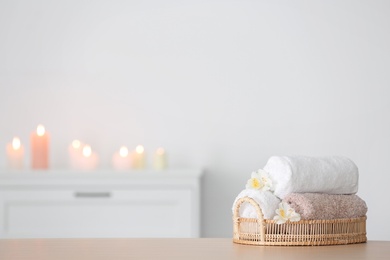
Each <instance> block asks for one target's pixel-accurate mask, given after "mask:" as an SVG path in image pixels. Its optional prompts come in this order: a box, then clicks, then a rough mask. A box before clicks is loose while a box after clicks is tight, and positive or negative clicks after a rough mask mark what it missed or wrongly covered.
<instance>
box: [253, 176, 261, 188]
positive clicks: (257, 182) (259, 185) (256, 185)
mask: <svg viewBox="0 0 390 260" xmlns="http://www.w3.org/2000/svg"><path fill="white" fill-rule="evenodd" d="M252 187H253V188H255V189H261V188H262V187H263V184H262V183H261V182H260V181H259V180H258V179H257V178H252Z"/></svg>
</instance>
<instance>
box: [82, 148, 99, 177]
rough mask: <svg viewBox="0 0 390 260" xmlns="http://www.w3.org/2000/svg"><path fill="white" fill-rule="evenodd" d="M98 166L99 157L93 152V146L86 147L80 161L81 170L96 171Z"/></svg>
mask: <svg viewBox="0 0 390 260" xmlns="http://www.w3.org/2000/svg"><path fill="white" fill-rule="evenodd" d="M97 164H98V156H97V154H96V153H95V152H93V151H92V148H91V146H89V145H84V147H83V149H82V156H81V159H80V164H79V166H80V169H81V170H86V171H90V170H94V169H95V168H96V166H97Z"/></svg>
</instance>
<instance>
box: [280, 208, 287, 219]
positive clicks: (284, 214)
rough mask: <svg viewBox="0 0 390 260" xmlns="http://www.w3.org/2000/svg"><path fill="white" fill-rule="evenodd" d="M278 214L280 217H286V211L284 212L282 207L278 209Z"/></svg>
mask: <svg viewBox="0 0 390 260" xmlns="http://www.w3.org/2000/svg"><path fill="white" fill-rule="evenodd" d="M279 215H280V216H281V217H282V218H286V212H284V210H283V209H279Z"/></svg>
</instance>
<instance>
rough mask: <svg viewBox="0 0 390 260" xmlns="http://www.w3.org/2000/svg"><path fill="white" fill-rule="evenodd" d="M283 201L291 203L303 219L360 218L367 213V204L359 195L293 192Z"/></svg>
mask: <svg viewBox="0 0 390 260" xmlns="http://www.w3.org/2000/svg"><path fill="white" fill-rule="evenodd" d="M283 201H285V202H287V203H288V204H290V206H291V207H292V208H293V209H294V210H295V212H297V213H299V214H300V215H301V219H340V218H358V217H363V216H365V215H366V213H367V205H366V203H365V202H364V200H362V199H361V198H360V197H359V196H357V195H334V194H321V193H291V194H289V195H287V196H286V197H285V198H284V199H283Z"/></svg>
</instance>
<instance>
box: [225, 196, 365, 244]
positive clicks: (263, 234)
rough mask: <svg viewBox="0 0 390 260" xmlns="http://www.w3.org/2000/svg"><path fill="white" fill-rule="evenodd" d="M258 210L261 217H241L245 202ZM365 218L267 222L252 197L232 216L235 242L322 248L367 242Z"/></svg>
mask: <svg viewBox="0 0 390 260" xmlns="http://www.w3.org/2000/svg"><path fill="white" fill-rule="evenodd" d="M245 202H247V203H250V204H251V205H252V206H253V207H255V209H256V212H257V216H258V218H257V219H255V218H241V217H240V216H239V211H240V207H241V205H242V204H243V203H245ZM366 219H367V218H366V217H365V216H364V217H361V218H350V219H329V220H300V221H297V222H289V221H288V222H286V223H284V224H279V225H278V224H276V223H275V221H274V220H269V219H264V217H263V213H262V211H261V209H260V207H259V205H258V204H257V203H256V202H255V201H254V200H253V199H251V198H249V197H244V198H241V199H239V200H238V201H237V203H236V206H235V209H234V214H233V242H234V243H239V244H245V245H269V246H320V245H345V244H355V243H364V242H366V241H367V237H366Z"/></svg>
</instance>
